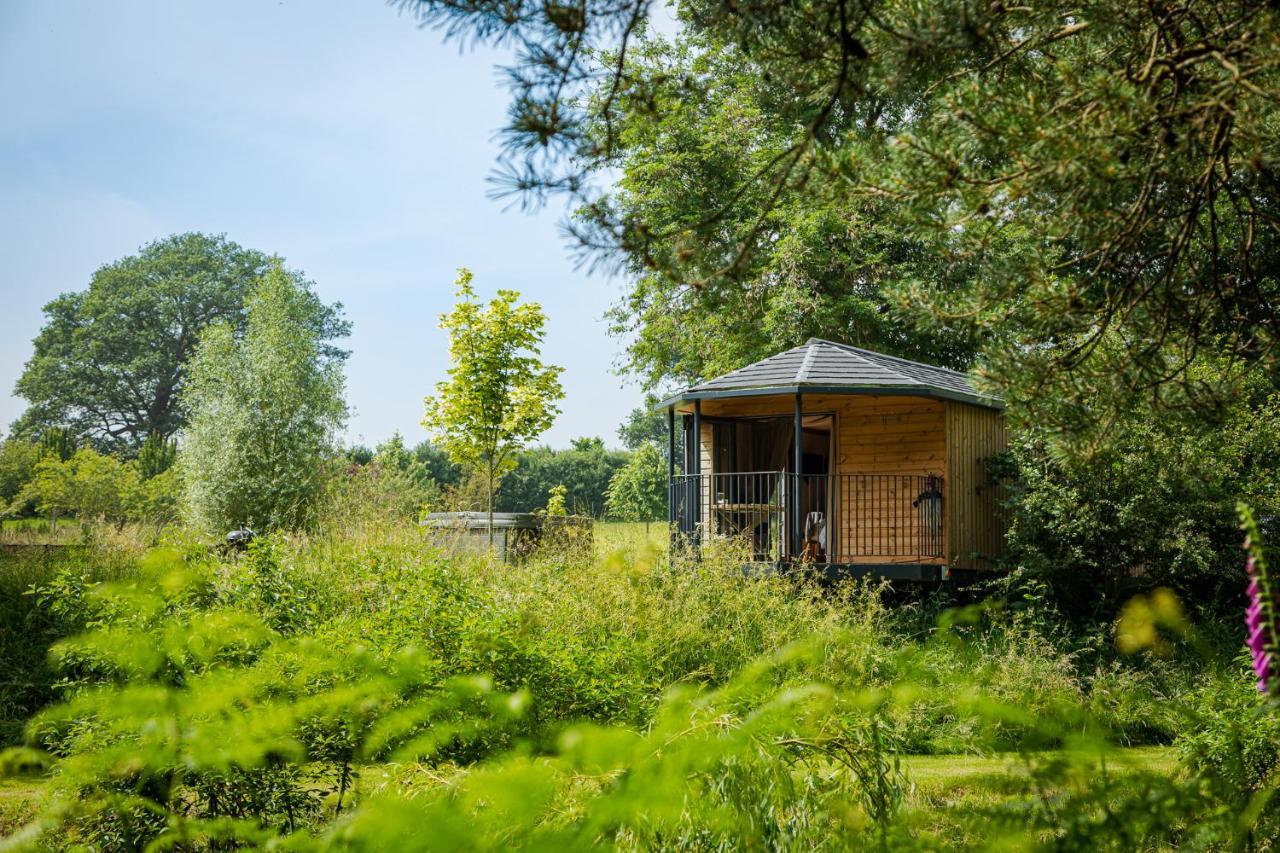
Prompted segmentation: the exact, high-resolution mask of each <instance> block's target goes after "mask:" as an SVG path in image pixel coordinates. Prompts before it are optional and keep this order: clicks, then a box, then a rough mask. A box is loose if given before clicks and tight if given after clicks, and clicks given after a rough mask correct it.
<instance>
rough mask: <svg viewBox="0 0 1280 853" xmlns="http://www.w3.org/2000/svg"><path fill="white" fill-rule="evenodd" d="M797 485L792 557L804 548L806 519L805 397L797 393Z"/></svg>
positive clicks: (792, 494) (792, 516)
mask: <svg viewBox="0 0 1280 853" xmlns="http://www.w3.org/2000/svg"><path fill="white" fill-rule="evenodd" d="M795 456H796V458H795V487H794V488H793V489H792V490H791V557H792V559H795V558H796V557H798V556H799V555H800V553H801V552H802V551H803V550H804V519H803V518H801V517H800V513H801V512H803V510H804V507H803V506H802V505H801V501H800V489H801V488H802V486H803V483H804V480H803V478H804V398H803V396H802V395H801V394H799V393H797V394H796V411H795Z"/></svg>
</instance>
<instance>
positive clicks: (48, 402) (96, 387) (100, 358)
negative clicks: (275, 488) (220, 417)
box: [13, 233, 349, 455]
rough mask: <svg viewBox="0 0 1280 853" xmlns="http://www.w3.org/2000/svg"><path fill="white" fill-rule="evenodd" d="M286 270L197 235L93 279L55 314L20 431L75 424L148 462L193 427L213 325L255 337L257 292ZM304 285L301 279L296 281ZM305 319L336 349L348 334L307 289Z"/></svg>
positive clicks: (28, 372)
mask: <svg viewBox="0 0 1280 853" xmlns="http://www.w3.org/2000/svg"><path fill="white" fill-rule="evenodd" d="M273 263H275V262H274V261H273V260H272V259H271V258H270V257H268V256H267V255H265V254H263V253H261V252H257V251H254V250H252V249H245V248H242V247H241V246H238V245H237V244H235V243H233V242H231V241H230V240H228V239H227V238H226V237H224V236H220V235H219V236H211V235H207V234H198V233H188V234H175V235H173V236H170V237H166V238H164V239H161V240H157V241H155V242H153V243H150V244H148V245H146V246H143V247H142V249H141V250H140V251H139V252H138V254H136V255H132V256H129V257H126V258H123V259H121V260H118V261H116V262H114V263H111V264H107V265H106V266H103V267H102V268H100V269H99V270H98V271H97V272H95V273H94V274H93V277H92V278H91V279H90V281H89V287H88V289H87V290H85V291H82V292H79V293H66V294H63V295H61V296H59V297H58V298H57V299H54V300H53V301H52V302H50V303H49V304H48V305H46V306H45V308H44V312H45V316H46V321H45V324H44V327H43V328H42V329H41V330H40V333H39V334H38V335H37V336H36V339H35V342H34V353H33V355H32V357H31V359H30V361H28V362H27V364H26V367H25V369H24V370H23V372H22V375H21V377H19V379H18V383H17V389H16V393H17V394H18V395H19V396H21V397H24V398H26V400H27V401H28V403H29V404H30V406H29V408H28V409H27V410H26V412H24V413H23V415H22V416H21V417H20V418H19V419H18V420H17V421H16V422H15V423H14V425H13V432H14V434H16V435H20V436H25V437H32V436H36V435H38V434H40V433H41V432H42V431H44V430H46V429H47V428H49V427H57V426H68V427H70V429H71V431H72V432H73V433H74V435H75V436H76V437H77V438H78V439H80V440H89V441H91V442H92V443H93V444H94V446H95V447H98V448H99V449H101V450H120V451H123V452H125V453H126V454H130V455H131V454H133V453H136V452H138V450H139V448H140V447H141V445H142V443H143V442H144V441H145V440H146V438H147V437H148V436H151V435H155V436H159V437H160V438H161V439H167V438H170V437H172V436H173V435H174V434H175V433H176V432H177V431H178V429H179V428H181V427H182V425H183V424H184V423H185V421H186V412H185V411H184V410H183V408H182V406H181V405H180V402H179V401H180V399H181V397H182V389H183V384H184V381H185V376H186V365H187V362H188V360H189V359H190V357H191V355H192V353H194V352H195V350H196V348H197V347H198V345H199V343H200V339H201V336H202V334H203V332H204V330H205V328H206V327H208V326H210V325H216V324H219V323H227V324H229V325H230V326H231V328H232V329H233V330H234V331H235V332H236V333H237V334H239V333H241V332H242V331H243V328H244V322H245V317H246V312H245V299H246V295H247V294H248V293H249V291H250V289H251V287H252V286H253V282H254V281H255V280H257V279H258V278H259V277H260V276H261V275H263V274H264V273H265V272H266V271H267V270H268V269H269V268H270V267H271V265H272V264H273ZM286 275H288V276H289V277H291V278H293V279H295V280H296V281H297V282H298V283H299V284H301V283H303V282H304V279H303V277H302V275H301V273H297V272H288V273H286ZM307 294H308V296H307V299H308V300H309V302H310V305H309V310H308V311H307V312H306V317H305V321H306V323H308V324H309V325H310V326H311V327H312V328H313V329H314V330H315V332H316V333H317V336H318V337H319V339H320V340H321V346H323V347H324V348H325V352H326V353H327V355H328V356H329V357H331V358H335V359H341V358H342V357H343V356H344V355H345V353H342V352H341V351H340V350H337V349H334V348H333V347H332V346H331V345H330V344H329V343H328V342H329V341H331V340H333V339H335V338H339V337H342V336H344V335H346V334H347V333H348V331H349V326H348V324H347V323H346V322H345V321H344V320H343V319H342V318H341V314H340V309H341V306H339V305H333V306H326V305H323V304H322V303H320V302H319V300H317V299H316V298H315V296H314V294H311V293H310V291H309V290H307Z"/></svg>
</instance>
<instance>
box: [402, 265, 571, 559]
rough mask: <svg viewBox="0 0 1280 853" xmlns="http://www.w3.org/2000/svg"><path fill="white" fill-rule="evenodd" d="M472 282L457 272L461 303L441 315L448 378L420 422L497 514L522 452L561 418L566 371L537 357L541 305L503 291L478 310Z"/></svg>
mask: <svg viewBox="0 0 1280 853" xmlns="http://www.w3.org/2000/svg"><path fill="white" fill-rule="evenodd" d="M471 279H472V276H471V272H470V270H467V269H465V268H464V269H462V270H459V272H458V282H457V285H458V303H457V305H455V306H454V309H453V311H452V312H450V313H449V314H445V315H443V316H441V318H440V328H442V329H444V330H445V331H447V332H448V333H449V358H450V361H451V366H450V368H449V378H448V380H446V381H443V382H440V383H439V384H438V385H437V386H436V393H435V396H432V397H427V399H426V401H425V404H426V415H425V417H424V418H423V421H422V423H423V426H425V427H426V428H427V429H428V430H430V431H431V432H433V433H435V434H436V435H437V436H438V437H439V443H440V446H441V447H442V448H443V449H444V450H445V451H446V452H447V453H448V454H449V457H450V458H451V459H453V461H455V462H457V463H459V464H461V465H468V466H474V467H475V468H477V469H478V470H479V471H480V472H482V473H483V475H484V477H485V484H486V487H487V489H486V495H487V498H486V501H487V504H488V510H489V514H490V516H492V514H493V510H494V499H495V496H496V491H497V485H498V482H499V481H500V480H501V479H502V477H503V476H504V475H506V474H507V473H509V472H510V471H511V470H512V469H513V468H515V466H516V454H517V452H518V451H519V450H521V449H522V448H523V447H524V445H525V444H526V443H527V442H529V441H531V440H533V439H535V438H537V437H538V436H539V435H541V434H542V433H543V432H545V431H546V429H547V428H548V427H550V426H551V424H552V423H553V422H554V421H555V417H556V415H557V414H559V411H560V410H559V409H558V408H557V407H556V405H555V404H556V402H557V401H559V400H560V398H561V397H563V396H564V391H563V389H562V388H561V387H560V379H559V376H560V373H561V372H562V368H559V367H550V366H545V365H543V364H542V362H541V361H540V360H539V349H538V348H539V344H540V343H541V341H542V337H543V331H542V327H543V324H544V323H545V322H546V317H545V316H544V315H543V313H542V309H541V308H540V307H539V306H538V305H537V304H536V303H529V304H525V305H520V304H518V300H519V298H520V294H518V293H517V292H515V291H514V290H499V291H498V293H497V295H496V296H495V297H494V298H493V299H492V300H490V302H489V304H488V306H481V305H480V303H479V302H478V301H477V300H476V293H475V290H474V289H473V288H472V286H471ZM490 533H492V529H491V530H490Z"/></svg>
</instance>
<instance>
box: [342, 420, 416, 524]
mask: <svg viewBox="0 0 1280 853" xmlns="http://www.w3.org/2000/svg"><path fill="white" fill-rule="evenodd" d="M427 451H428V452H427V453H426V454H419V453H418V452H416V450H409V449H408V448H406V447H405V446H404V439H402V438H401V437H400V434H399V433H396V434H395V435H393V436H392V437H391V438H390V439H388V440H387V441H385V442H383V443H382V444H380V445H378V447H377V450H376V451H374V450H370V451H368V453H367V455H366V454H353V453H352V452H351V451H348V452H347V458H348V459H349V460H351V462H352V464H350V465H347V466H346V467H345V469H344V470H343V471H342V472H340V473H339V474H337V475H335V476H334V478H333V480H332V482H331V483H330V490H331V498H330V500H331V506H330V507H329V508H328V510H327V511H326V513H325V516H326V518H327V519H331V520H333V521H340V522H341V523H345V524H352V523H355V524H362V523H363V524H370V523H378V522H383V523H386V522H397V521H417V520H418V519H419V518H421V517H422V515H423V514H424V513H426V512H428V511H430V509H431V508H432V507H435V506H436V505H438V504H439V503H440V502H441V491H440V484H439V483H437V482H436V480H435V478H434V477H433V476H432V471H433V466H432V465H431V463H430V461H429V460H430V459H431V456H430V455H429V454H430V452H431V448H429V447H428V448H427ZM361 459H363V460H364V461H360V460H361Z"/></svg>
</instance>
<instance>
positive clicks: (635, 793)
mask: <svg viewBox="0 0 1280 853" xmlns="http://www.w3.org/2000/svg"><path fill="white" fill-rule="evenodd" d="M404 532H405V533H410V532H411V531H404ZM412 532H413V533H415V534H416V531H412ZM738 560H740V556H738V555H735V554H733V553H732V552H726V553H724V554H717V553H715V552H714V550H713V551H712V552H711V553H709V554H708V555H707V557H706V559H704V560H703V562H702V563H701V564H700V567H699V571H698V572H697V573H693V572H690V571H687V567H684V566H677V567H676V568H675V569H674V570H673V569H670V568H668V567H667V566H665V565H663V564H658V563H655V562H653V561H652V557H651V556H645V555H643V554H631V555H625V554H619V555H616V556H614V557H611V558H609V559H607V560H605V561H603V562H599V563H591V562H582V561H578V562H570V563H565V562H560V561H559V558H558V557H556V558H554V559H553V560H552V561H550V562H539V561H538V560H536V559H535V560H532V561H529V562H527V563H525V564H522V565H519V566H498V565H495V564H490V563H488V562H487V561H484V560H478V561H476V562H473V563H467V564H457V563H454V562H451V561H449V560H446V559H444V558H442V557H441V556H440V555H438V554H435V553H434V552H432V551H430V550H429V549H426V548H424V546H423V545H422V544H421V543H420V541H418V539H417V536H416V535H412V536H403V537H394V536H393V537H391V538H388V537H387V535H386V534H385V533H382V534H379V536H378V538H377V540H376V542H375V541H373V540H370V541H360V540H332V541H313V542H310V543H306V542H300V543H297V544H292V545H291V544H289V543H286V542H284V541H279V542H274V543H267V544H265V545H263V546H261V547H257V548H255V549H253V550H252V551H251V552H250V554H249V556H248V557H247V558H245V559H243V560H239V561H236V562H232V563H227V564H224V565H222V566H214V565H211V564H210V563H209V562H208V561H207V559H204V558H199V557H197V556H196V554H195V553H194V552H192V553H191V554H189V555H188V556H187V557H186V558H185V559H179V558H178V555H177V554H174V553H170V554H156V555H153V556H151V557H150V558H148V559H147V560H146V561H145V562H144V564H143V565H142V566H140V567H139V570H138V571H139V572H140V574H139V575H138V576H137V577H136V578H132V579H128V578H127V579H125V580H124V581H123V582H117V583H112V584H105V585H93V584H91V583H85V582H84V580H83V577H82V576H75V575H60V576H59V577H60V578H65V581H63V580H55V581H54V582H53V583H51V584H49V585H47V586H45V587H43V588H42V589H41V592H40V594H39V596H37V601H39V602H43V605H42V606H44V607H47V608H50V609H49V610H48V611H46V612H50V613H52V612H54V610H56V611H57V612H60V613H64V614H67V617H68V618H69V619H72V620H74V623H75V625H79V626H88V627H89V628H90V630H89V631H88V633H84V634H80V635H78V636H75V637H72V638H70V639H68V640H66V641H64V642H61V643H59V644H58V645H57V646H56V647H55V653H54V657H53V659H54V661H56V662H57V665H58V666H59V667H61V669H62V673H63V677H64V679H65V681H66V683H67V684H68V685H70V686H73V688H74V689H73V690H72V692H70V693H69V694H68V697H67V700H66V701H65V702H64V703H63V704H61V705H58V706H55V707H52V708H50V709H48V710H46V711H44V712H42V713H40V714H39V715H37V716H36V717H35V718H33V719H32V721H31V723H30V725H29V726H28V738H29V745H28V747H25V748H24V749H22V750H18V751H12V752H10V753H8V754H7V756H6V759H5V760H6V761H7V762H8V763H9V764H11V765H14V767H15V768H16V767H17V765H20V764H21V765H24V766H25V765H30V764H31V762H32V761H37V762H51V763H52V765H53V770H52V776H51V786H50V797H49V800H48V802H47V803H46V804H45V805H44V806H43V808H42V809H41V811H40V814H39V815H38V817H37V818H36V820H35V821H34V822H33V823H31V824H29V825H28V826H27V827H25V828H24V829H23V830H22V831H21V832H19V833H18V834H17V835H16V836H15V837H14V839H13V841H14V843H16V844H18V845H27V846H34V845H41V844H50V845H53V846H74V845H77V844H80V845H86V846H90V847H94V848H98V849H136V848H138V847H142V846H145V845H147V844H154V845H155V846H156V847H157V848H160V849H163V848H164V847H166V846H177V847H182V848H187V849H190V848H194V849H207V848H217V847H219V846H227V845H231V846H234V845H236V844H240V845H248V846H255V847H257V846H267V845H270V844H276V843H281V842H284V843H285V844H286V845H287V846H289V847H291V848H301V849H331V848H342V849H352V848H355V849H364V848H369V849H382V848H385V847H386V846H387V845H388V844H394V845H395V846H396V847H397V848H398V849H418V848H423V849H438V848H440V847H450V848H454V849H477V848H485V847H494V846H502V847H504V848H519V847H544V848H553V849H579V848H583V849H585V848H596V847H599V846H601V845H617V846H626V847H632V848H644V849H649V848H656V847H681V848H696V849H706V848H712V849H728V848H732V849H739V848H766V849H775V848H805V849H810V848H816V849H850V848H854V849H863V848H909V847H910V848H914V847H922V848H930V849H967V848H970V847H984V846H985V845H989V844H990V843H993V842H997V841H998V842H1002V843H1004V844H1005V845H1006V846H1008V847H1013V848H1019V849H1025V848H1028V847H1045V846H1047V847H1051V848H1053V849H1124V850H1128V849H1135V848H1143V847H1148V846H1151V847H1155V846H1160V845H1161V844H1165V845H1176V844H1180V843H1191V842H1194V843H1196V844H1206V843H1208V844H1214V843H1222V844H1228V845H1229V844H1230V843H1232V841H1233V840H1234V839H1238V838H1239V837H1240V836H1239V834H1240V833H1242V832H1252V833H1254V838H1255V839H1256V840H1258V841H1259V843H1262V841H1263V840H1264V839H1269V838H1271V837H1272V834H1273V833H1274V829H1275V828H1274V827H1272V826H1271V825H1270V823H1269V822H1268V820H1267V818H1265V816H1263V817H1261V818H1259V817H1258V816H1256V815H1255V816H1254V817H1253V818H1249V819H1248V820H1247V821H1244V822H1241V821H1240V820H1239V818H1238V817H1237V815H1239V814H1240V813H1241V812H1240V809H1239V808H1238V803H1239V800H1238V799H1232V797H1233V796H1235V795H1234V794H1232V793H1231V791H1232V790H1234V789H1232V788H1230V787H1229V786H1228V785H1227V784H1226V783H1225V782H1224V781H1222V780H1221V779H1220V778H1219V777H1218V776H1215V775H1210V776H1207V777H1201V776H1191V777H1187V778H1185V779H1184V778H1180V777H1175V776H1171V775H1167V774H1164V773H1160V772H1156V771H1154V770H1143V769H1138V768H1133V769H1126V768H1125V767H1124V763H1123V762H1124V757H1123V755H1121V754H1117V753H1115V752H1114V751H1113V750H1111V749H1110V748H1109V747H1108V746H1107V740H1108V738H1109V737H1112V736H1114V735H1116V734H1118V732H1117V731H1116V730H1114V729H1113V728H1111V724H1110V723H1109V722H1108V720H1107V717H1106V711H1105V705H1095V706H1094V707H1095V710H1090V705H1091V704H1093V703H1091V702H1090V701H1089V699H1090V697H1089V694H1090V692H1091V690H1090V688H1089V687H1088V686H1087V685H1088V682H1089V680H1090V679H1087V678H1085V677H1083V676H1082V674H1081V671H1082V667H1081V666H1080V661H1078V660H1073V659H1072V656H1071V655H1063V653H1062V649H1061V647H1060V646H1059V645H1057V644H1055V643H1051V642H1049V641H1048V638H1047V637H1045V636H1044V635H1042V634H1040V633H1039V629H1037V628H1036V627H1034V624H1033V623H1032V622H1030V621H1028V620H1026V619H1022V618H1017V617H1014V618H1010V617H1008V616H1005V615H1002V614H1001V612H1000V611H999V610H998V609H995V608H992V607H985V608H972V609H968V610H961V611H953V612H950V613H948V614H945V615H944V618H943V619H942V620H941V621H940V622H939V623H938V624H937V626H936V627H935V628H933V629H932V630H924V631H921V630H920V628H921V627H922V626H927V625H929V624H931V623H932V622H933V613H934V612H936V611H935V610H933V609H932V608H929V607H923V608H921V607H918V606H917V607H907V608H905V609H898V610H889V609H886V608H885V607H884V606H883V604H882V602H881V600H880V597H879V595H878V593H877V592H876V591H875V590H870V589H852V588H851V589H846V590H843V591H840V592H838V593H837V594H836V595H834V596H833V595H832V593H830V592H823V591H821V590H818V589H816V588H813V587H810V586H809V585H808V584H806V583H804V582H803V581H796V580H790V579H785V578H760V579H757V580H745V579H744V578H743V577H742V575H741V573H740V572H739V571H737V570H736V565H737V561H738ZM410 569H411V571H410ZM606 580H609V581H612V583H609V582H605V581H606ZM67 627H68V628H71V629H72V630H74V629H75V627H74V625H73V624H72V623H68V625H67ZM906 637H918V638H919V639H904V638H906ZM409 644H411V645H412V647H411V648H406V645H409ZM486 671H487V672H491V673H493V676H492V678H483V677H476V676H474V675H468V673H475V672H486ZM1128 677H1129V678H1131V679H1132V678H1133V675H1130V676H1128ZM1093 680H1094V681H1097V679H1096V678H1095V679H1093ZM668 685H675V686H672V687H669V686H668ZM1115 686H1116V680H1115V679H1114V678H1113V679H1112V681H1111V686H1110V688H1108V689H1114V687H1115ZM1158 695H1159V694H1158V693H1157V691H1155V690H1151V691H1149V692H1148V694H1147V702H1148V704H1149V705H1150V704H1152V703H1157V702H1160V701H1168V700H1167V699H1165V700H1160V699H1158V698H1157V696H1158ZM1186 725H1187V730H1188V731H1196V730H1198V728H1200V726H1201V720H1200V718H1199V717H1192V718H1190V719H1189V720H1188V722H1187V724H1186ZM961 733H965V734H964V735H963V737H964V738H967V745H968V747H969V748H970V749H980V750H989V749H999V748H1006V747H1007V746H1008V745H1010V743H1012V744H1013V745H1016V746H1019V747H1020V748H1021V749H1023V750H1027V752H1026V753H1025V755H1024V758H1023V761H1024V762H1025V764H1024V770H1023V772H1021V773H1018V772H1011V773H1009V774H1008V775H1006V776H1004V777H1002V778H1001V781H1000V782H999V787H998V788H995V789H994V790H997V791H998V792H999V793H998V798H997V799H996V800H994V801H993V802H992V803H990V804H984V805H978V806H973V807H967V808H957V807H954V806H951V805H948V803H947V802H945V801H941V802H940V801H936V800H929V799H921V798H920V796H919V795H918V794H917V793H915V786H914V785H913V784H912V778H911V775H912V772H911V770H910V769H909V768H910V765H909V763H907V762H904V761H902V759H901V756H902V753H903V752H904V751H907V750H911V749H913V748H918V747H919V746H921V745H924V744H928V743H932V744H934V745H935V747H940V746H942V745H944V744H950V745H952V746H954V745H955V744H956V743H958V742H959V741H958V736H960V735H961ZM1048 745H1056V746H1060V747H1066V749H1065V750H1063V751H1059V752H1049V753H1041V754H1038V753H1036V752H1034V750H1036V749H1037V748H1040V747H1043V746H1048ZM33 750H38V752H33ZM424 827H429V830H424ZM1193 827H1194V829H1192V828H1193ZM1189 832H1193V833H1194V835H1192V836H1188V834H1187V833H1189Z"/></svg>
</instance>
